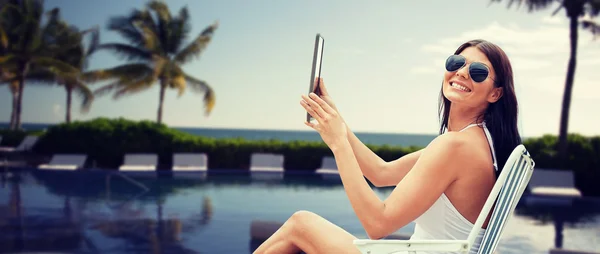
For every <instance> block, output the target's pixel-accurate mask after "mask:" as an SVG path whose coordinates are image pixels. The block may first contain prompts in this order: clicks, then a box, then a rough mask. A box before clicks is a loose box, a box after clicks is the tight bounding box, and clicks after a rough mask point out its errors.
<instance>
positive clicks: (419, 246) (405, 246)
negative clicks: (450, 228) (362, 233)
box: [354, 239, 469, 254]
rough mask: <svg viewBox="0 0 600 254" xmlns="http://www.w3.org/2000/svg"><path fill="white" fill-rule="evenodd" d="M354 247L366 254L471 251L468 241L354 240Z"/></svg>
mask: <svg viewBox="0 0 600 254" xmlns="http://www.w3.org/2000/svg"><path fill="white" fill-rule="evenodd" d="M354 245H355V246H356V247H357V248H358V249H359V250H360V252H361V253H365V254H367V253H368V254H378V253H394V252H397V251H441V252H447V251H461V252H464V253H467V252H468V251H469V249H468V248H469V243H468V241H466V240H369V239H358V240H354Z"/></svg>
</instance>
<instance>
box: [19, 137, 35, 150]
mask: <svg viewBox="0 0 600 254" xmlns="http://www.w3.org/2000/svg"><path fill="white" fill-rule="evenodd" d="M37 141H38V137H37V136H27V137H25V138H24V139H23V141H21V144H19V146H17V148H15V150H16V151H25V150H29V149H31V148H32V147H33V146H34V145H35V143H36V142H37Z"/></svg>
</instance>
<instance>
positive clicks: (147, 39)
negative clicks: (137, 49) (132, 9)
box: [135, 21, 164, 54]
mask: <svg viewBox="0 0 600 254" xmlns="http://www.w3.org/2000/svg"><path fill="white" fill-rule="evenodd" d="M135 24H136V25H137V26H138V27H139V28H140V30H141V31H142V36H143V38H144V44H143V46H144V48H145V49H146V50H148V51H149V52H151V53H154V54H163V53H164V51H163V49H162V46H161V45H162V43H161V40H160V35H159V34H157V32H156V31H155V30H153V29H152V26H148V25H146V24H145V22H142V21H136V23H135Z"/></svg>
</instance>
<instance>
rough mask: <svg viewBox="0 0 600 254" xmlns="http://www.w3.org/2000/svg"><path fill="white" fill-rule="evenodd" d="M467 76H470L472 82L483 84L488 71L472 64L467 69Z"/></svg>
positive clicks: (483, 66) (483, 67) (481, 65)
mask: <svg viewBox="0 0 600 254" xmlns="http://www.w3.org/2000/svg"><path fill="white" fill-rule="evenodd" d="M469 75H471V79H473V81H475V82H477V83H479V82H483V81H484V80H485V79H486V78H487V76H488V69H487V67H486V66H485V65H483V64H481V63H472V64H471V66H470V67H469Z"/></svg>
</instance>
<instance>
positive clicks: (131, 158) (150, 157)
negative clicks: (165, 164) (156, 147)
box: [123, 154, 158, 165]
mask: <svg viewBox="0 0 600 254" xmlns="http://www.w3.org/2000/svg"><path fill="white" fill-rule="evenodd" d="M157 162H158V156H156V154H126V155H125V161H124V162H123V164H125V165H156V164H157Z"/></svg>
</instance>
